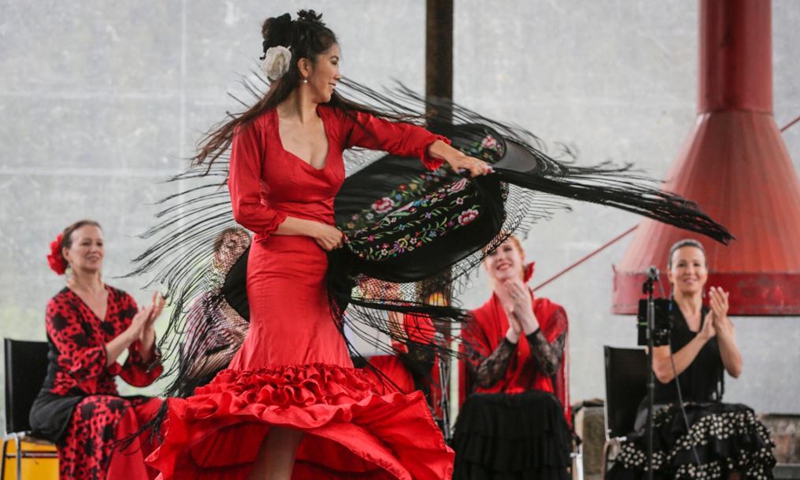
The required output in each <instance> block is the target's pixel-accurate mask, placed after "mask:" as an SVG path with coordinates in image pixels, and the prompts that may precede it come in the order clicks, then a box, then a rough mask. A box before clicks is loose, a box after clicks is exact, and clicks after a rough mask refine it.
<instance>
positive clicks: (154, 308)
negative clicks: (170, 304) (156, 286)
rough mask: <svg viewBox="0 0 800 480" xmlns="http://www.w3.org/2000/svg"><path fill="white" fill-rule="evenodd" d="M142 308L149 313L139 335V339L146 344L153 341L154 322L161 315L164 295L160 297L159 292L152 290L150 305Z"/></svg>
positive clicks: (154, 333) (154, 332) (154, 334)
mask: <svg viewBox="0 0 800 480" xmlns="http://www.w3.org/2000/svg"><path fill="white" fill-rule="evenodd" d="M143 310H146V311H148V312H149V314H148V316H147V320H146V321H145V323H144V325H143V326H142V330H141V333H140V335H139V341H141V342H142V343H143V344H147V343H151V342H153V341H155V337H156V331H155V323H156V320H157V319H158V317H159V316H160V315H161V311H162V310H164V297H162V296H161V294H160V293H158V292H154V293H153V301H152V303H150V305H148V306H147V307H145V308H144V309H143Z"/></svg>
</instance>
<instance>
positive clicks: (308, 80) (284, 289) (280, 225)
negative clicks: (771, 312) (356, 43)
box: [149, 12, 490, 480]
mask: <svg viewBox="0 0 800 480" xmlns="http://www.w3.org/2000/svg"><path fill="white" fill-rule="evenodd" d="M263 37H264V43H263V46H264V51H265V56H266V58H265V73H267V74H268V75H269V77H270V80H271V81H272V84H271V87H270V89H269V92H268V93H267V95H266V96H265V97H264V98H263V99H262V100H261V101H260V102H258V104H257V105H255V106H254V107H252V108H251V109H250V110H248V111H247V112H246V113H244V114H243V115H241V116H239V117H236V118H235V119H233V120H231V121H229V122H228V123H227V124H225V125H223V126H222V127H220V128H219V129H218V130H216V131H215V132H213V133H211V134H210V135H209V136H208V137H207V139H206V141H205V144H204V145H203V147H202V148H201V151H200V153H199V155H198V156H197V158H196V160H197V162H201V163H202V162H213V160H214V159H215V156H218V155H219V154H220V153H222V151H224V150H225V149H226V148H227V147H228V145H229V144H230V145H231V147H232V150H231V159H230V178H229V182H228V186H229V189H230V195H231V201H232V206H233V214H234V217H235V219H236V221H237V222H238V223H239V224H241V225H242V226H244V227H245V228H247V229H249V230H251V231H253V232H255V234H256V236H255V238H254V241H253V244H252V247H251V250H250V254H249V260H248V265H247V266H248V271H247V294H248V298H249V305H250V330H249V332H248V335H247V337H246V339H245V341H244V344H243V345H242V348H241V350H240V351H239V352H238V354H237V355H236V356H235V357H234V359H233V360H232V362H231V364H230V366H229V369H228V370H225V371H223V372H221V373H220V374H218V375H217V377H216V378H215V379H214V380H213V381H212V382H211V383H210V384H209V385H207V386H204V387H201V388H198V389H197V390H196V391H195V395H194V396H192V397H189V398H187V399H169V400H168V402H169V405H168V413H167V418H166V420H165V422H164V424H163V429H162V433H163V435H164V438H163V443H162V444H161V446H160V448H159V449H158V450H157V451H156V452H154V453H153V455H151V456H150V458H149V461H150V463H151V465H153V466H155V467H156V468H158V469H159V470H160V471H161V473H162V476H163V478H165V479H169V478H192V479H195V478H202V479H212V478H213V479H217V478H219V479H222V478H224V479H236V478H240V479H245V478H247V479H289V478H294V479H299V478H314V479H323V478H337V479H338V478H342V479H344V478H370V479H419V480H425V479H431V480H433V479H437V480H438V479H442V478H450V476H451V471H452V461H453V454H452V451H451V450H450V449H449V448H447V447H446V445H445V443H444V441H443V439H442V435H441V433H440V432H439V430H438V429H437V427H436V426H435V424H434V422H433V420H432V418H431V414H430V412H429V410H428V407H427V405H426V404H425V400H424V398H423V396H422V395H421V394H420V393H419V392H416V393H414V394H410V395H403V394H400V393H395V394H389V395H384V396H380V395H378V394H377V393H375V392H376V390H375V388H374V385H373V383H372V382H371V380H369V378H368V377H367V376H365V375H363V374H362V373H360V372H359V371H357V370H355V369H353V364H352V362H351V359H350V355H349V352H348V349H347V347H346V345H345V342H344V340H343V338H342V336H341V334H340V332H339V330H338V328H337V324H336V323H335V322H334V321H332V311H331V306H330V303H329V299H328V293H327V289H326V271H327V265H328V262H327V256H326V252H327V251H331V250H334V249H338V248H340V247H342V246H343V244H344V242H345V238H344V236H343V234H342V232H341V231H340V230H338V229H337V228H336V227H335V226H334V212H333V199H334V196H335V195H336V193H337V191H338V190H339V187H340V186H341V185H342V183H343V181H344V179H345V172H344V162H343V158H342V152H343V151H344V150H345V149H348V148H351V147H354V146H360V147H364V148H369V149H373V150H385V151H388V152H390V153H393V154H396V155H400V156H415V157H418V158H420V159H421V160H422V162H423V163H424V164H425V166H426V167H428V168H429V169H436V168H439V167H440V166H441V165H442V164H443V163H444V162H447V163H448V164H449V165H450V166H451V167H452V168H453V169H466V170H469V171H470V172H471V174H472V175H483V174H486V173H488V172H489V171H490V169H489V168H488V166H487V164H486V163H485V162H483V161H481V160H478V159H476V158H471V157H468V156H466V155H464V154H463V153H461V152H460V151H458V150H456V149H454V148H452V147H450V146H449V142H448V141H447V140H446V139H444V137H439V136H437V135H433V134H431V133H429V132H428V131H426V130H424V129H423V128H421V127H417V126H414V125H410V124H407V123H394V122H390V121H387V120H385V119H382V118H380V117H379V116H377V115H374V114H373V112H371V111H370V110H369V109H368V108H365V107H360V106H358V105H356V104H353V103H350V102H348V101H345V100H344V99H342V98H340V97H339V96H337V94H336V93H335V87H336V84H337V82H338V81H339V80H340V78H341V77H340V74H339V66H338V64H339V60H340V52H339V46H338V44H337V41H336V36H335V35H334V33H333V32H332V31H331V30H330V29H329V28H327V27H326V26H325V25H324V24H323V23H322V22H321V21H320V17H319V16H316V15H315V14H314V13H313V12H300V13H299V17H298V18H297V19H296V20H290V17H289V15H288V14H287V15H284V16H282V17H278V18H270V19H268V20H267V21H266V22H265V23H264V26H263Z"/></svg>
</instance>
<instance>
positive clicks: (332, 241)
mask: <svg viewBox="0 0 800 480" xmlns="http://www.w3.org/2000/svg"><path fill="white" fill-rule="evenodd" d="M312 238H313V239H314V241H315V242H317V245H319V246H320V247H321V248H322V249H323V250H325V251H326V252H330V251H331V250H336V249H337V248H342V246H344V233H342V231H341V230H339V229H338V228H336V227H334V226H333V225H328V224H327V223H318V224H317V227H316V229H315V232H314V235H313V236H312Z"/></svg>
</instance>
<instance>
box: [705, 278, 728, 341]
mask: <svg viewBox="0 0 800 480" xmlns="http://www.w3.org/2000/svg"><path fill="white" fill-rule="evenodd" d="M708 295H709V302H708V306H709V307H711V312H710V313H712V314H713V322H714V330H715V331H717V332H727V331H728V329H729V326H730V322H729V321H728V307H729V304H728V298H729V295H730V294H729V293H728V292H726V291H725V290H723V289H721V288H720V287H711V288H710V289H709V291H708Z"/></svg>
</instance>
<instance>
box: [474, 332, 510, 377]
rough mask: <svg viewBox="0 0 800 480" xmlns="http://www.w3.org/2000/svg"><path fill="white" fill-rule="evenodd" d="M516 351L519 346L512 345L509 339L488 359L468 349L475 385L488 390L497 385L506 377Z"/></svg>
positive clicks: (504, 340) (505, 339) (501, 343)
mask: <svg viewBox="0 0 800 480" xmlns="http://www.w3.org/2000/svg"><path fill="white" fill-rule="evenodd" d="M516 349H517V344H516V343H511V342H510V341H508V339H507V338H504V339H503V341H502V342H500V345H498V346H497V348H495V349H494V351H493V352H492V354H491V355H489V356H488V357H483V356H482V355H481V354H480V353H479V352H477V351H476V350H474V349H470V348H468V349H467V351H468V352H469V356H470V362H469V364H470V365H471V366H472V374H473V376H474V377H475V383H476V384H477V385H478V386H480V387H482V388H488V387H491V386H492V385H494V384H495V383H497V382H498V381H499V380H500V379H501V378H503V377H504V376H505V374H506V371H507V370H508V364H509V363H510V362H511V357H512V356H513V355H514V352H515V351H516Z"/></svg>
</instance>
